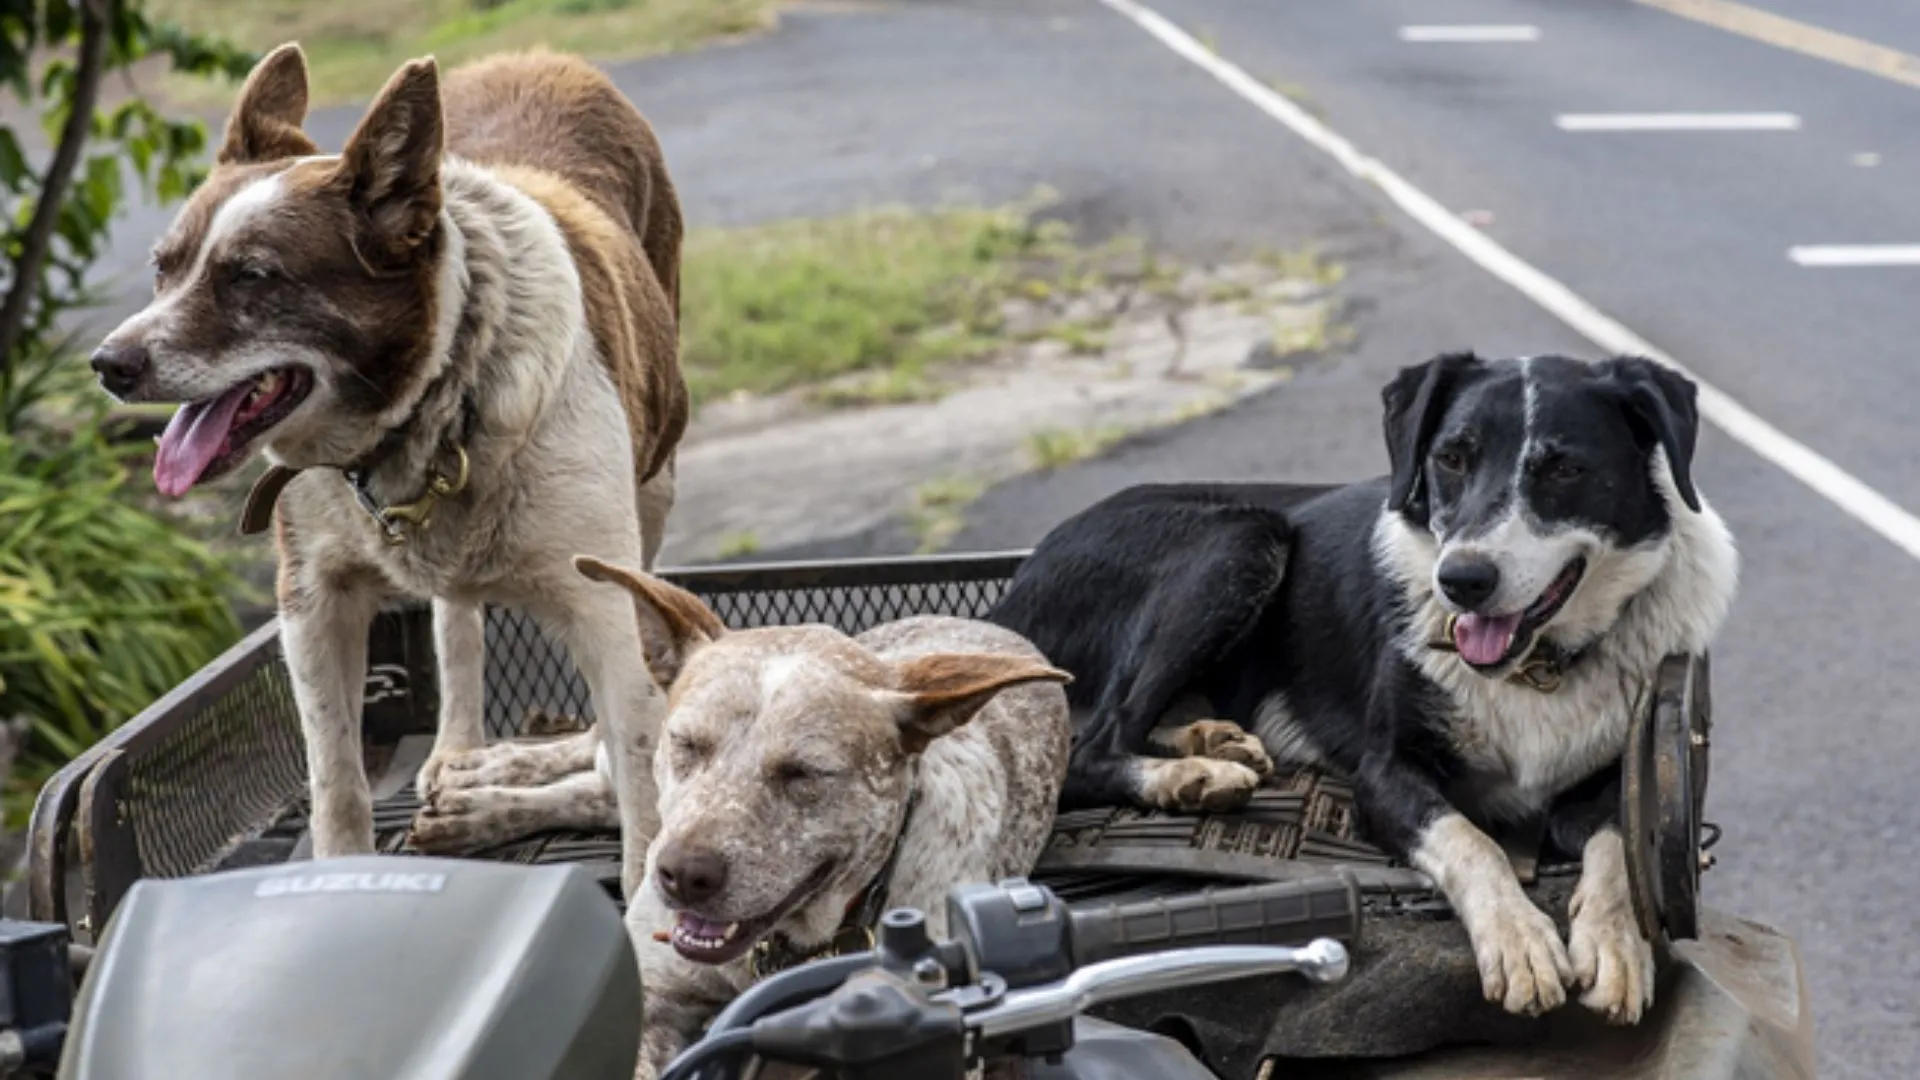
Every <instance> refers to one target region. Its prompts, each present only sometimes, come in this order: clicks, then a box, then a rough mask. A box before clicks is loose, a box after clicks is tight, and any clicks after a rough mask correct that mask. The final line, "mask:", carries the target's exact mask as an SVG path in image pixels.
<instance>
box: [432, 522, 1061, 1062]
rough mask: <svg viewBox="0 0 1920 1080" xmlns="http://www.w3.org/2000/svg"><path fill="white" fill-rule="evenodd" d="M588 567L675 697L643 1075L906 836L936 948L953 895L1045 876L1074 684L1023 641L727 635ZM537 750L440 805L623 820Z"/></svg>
mask: <svg viewBox="0 0 1920 1080" xmlns="http://www.w3.org/2000/svg"><path fill="white" fill-rule="evenodd" d="M576 563H577V564H578V566H579V567H580V571H581V573H582V574H584V575H586V576H587V577H589V578H592V579H594V580H597V581H604V582H610V583H613V584H616V585H619V586H621V587H623V588H624V589H626V590H627V591H628V592H630V593H631V594H632V596H633V603H634V605H635V607H636V608H637V609H638V616H639V619H640V622H641V624H642V625H643V626H644V627H645V628H646V635H645V636H646V639H647V643H648V647H649V648H648V652H647V654H646V657H645V662H646V663H647V664H648V665H649V666H650V668H651V669H652V673H653V676H654V678H656V679H657V680H658V681H659V682H660V684H661V685H663V686H668V687H669V688H670V689H669V692H668V712H667V719H666V726H665V731H664V735H663V737H662V740H661V742H660V745H659V749H658V750H657V751H656V753H655V756H654V762H653V768H654V778H655V782H656V784H657V785H658V790H659V792H660V817H661V825H660V831H659V833H658V835H657V836H656V837H655V838H654V840H653V843H652V845H651V847H650V848H649V850H648V852H647V874H646V878H645V881H644V884H643V885H642V887H641V889H640V891H639V892H638V893H637V894H635V893H632V892H630V893H629V895H630V896H631V897H632V900H631V903H630V904H629V906H628V910H627V925H628V928H629V930H630V932H631V933H632V936H633V939H634V942H635V945H636V947H637V948H638V949H639V950H640V967H641V986H642V988H643V993H644V995H645V1013H644V1024H645V1033H644V1035H643V1037H642V1051H641V1053H642V1062H641V1066H640V1071H639V1073H638V1075H639V1076H640V1077H642V1078H647V1077H652V1076H654V1075H655V1074H656V1073H657V1071H658V1070H659V1069H661V1068H662V1067H663V1066H664V1065H665V1064H666V1063H667V1062H668V1061H670V1060H672V1058H673V1056H674V1055H675V1054H677V1053H678V1052H679V1051H680V1050H681V1049H683V1048H684V1047H685V1046H686V1045H687V1044H688V1043H689V1042H690V1041H691V1040H692V1039H694V1038H696V1037H698V1035H699V1033H700V1030H701V1027H702V1025H704V1024H705V1023H706V1021H708V1020H709V1019H711V1018H712V1016H713V1015H714V1014H715V1013H716V1012H717V1011H718V1010H719V1009H720V1008H722V1007H724V1006H725V1004H726V1003H727V1002H728V1001H729V1000H731V999H732V998H733V997H734V996H735V995H736V994H738V993H739V992H740V991H741V990H743V989H745V988H746V986H747V984H748V983H749V981H750V973H749V966H748V961H747V959H746V954H747V952H748V950H749V949H750V948H751V946H752V945H753V944H754V942H755V941H757V940H760V939H762V938H764V937H766V936H767V935H771V934H778V935H780V936H781V937H782V938H783V939H785V940H786V941H787V942H788V943H790V944H791V946H792V947H794V948H795V949H797V950H800V951H805V950H808V949H810V948H813V947H816V946H820V945H823V944H825V943H826V942H828V941H830V940H831V939H832V937H833V935H834V932H835V930H836V929H838V928H839V927H840V925H841V923H842V920H843V918H844V917H845V916H846V914H847V912H848V910H849V908H850V906H853V903H854V901H855V900H856V899H857V898H859V897H860V896H861V895H862V893H863V891H864V890H865V889H866V888H867V886H868V885H869V883H871V882H873V881H875V880H876V878H877V876H878V875H880V874H881V873H882V870H883V868H884V867H885V865H886V863H887V860H888V857H889V855H890V854H891V853H892V852H893V851H894V850H895V845H896V838H897V842H898V851H899V854H898V857H897V861H896V863H895V865H894V866H893V869H892V872H891V876H890V878H888V880H887V881H886V884H885V886H884V898H885V899H884V904H885V907H889V908H891V907H898V906H901V905H911V906H914V907H917V908H920V909H921V910H922V911H925V912H926V913H927V915H928V919H929V923H930V929H931V931H932V932H933V934H934V935H935V936H936V937H939V936H941V935H943V934H944V932H945V918H946V909H945V897H946V892H947V890H948V889H949V888H951V887H953V886H954V885H957V884H960V883H963V882H979V881H997V880H1001V879H1003V878H1006V877H1009V876H1013V875H1019V874H1025V873H1027V872H1029V871H1030V870H1031V869H1032V868H1033V864H1034V862H1035V860H1037V859H1038V858H1039V856H1040V851H1041V849H1042V847H1043V846H1044V845H1045V843H1046V838H1047V833H1048V831H1049V830H1050V829H1051V827H1052V824H1053V813H1054V805H1055V802H1056V801H1057V800H1058V798H1059V794H1060V784H1061V782H1062V781H1063V780H1064V778H1065V776H1066V766H1067V752H1068V748H1069V745H1070V742H1071V738H1072V730H1071V722H1070V720H1069V718H1068V713H1067V697H1066V693H1065V691H1064V690H1063V689H1062V685H1061V684H1063V683H1065V682H1066V681H1067V678H1068V676H1067V675H1066V673H1065V672H1062V671H1059V670H1057V669H1055V668H1054V667H1052V666H1051V665H1049V664H1048V663H1047V661H1046V658H1045V657H1044V656H1042V655H1041V654H1040V652H1039V651H1038V650H1037V649H1035V648H1034V647H1033V646H1032V645H1031V644H1030V643H1029V642H1028V641H1027V640H1026V639H1025V638H1022V637H1021V636H1019V635H1018V634H1015V633H1013V632H1012V631H1009V630H1005V629H1002V628H1000V627H997V626H994V625H992V624H990V623H985V622H980V621H977V620H972V619H959V618H952V617H948V616H919V617H914V618H908V619H901V620H899V621H896V622H891V623H886V624H884V625H881V626H877V627H874V628H873V629H871V630H868V631H866V632H865V633H863V634H860V635H859V636H857V637H848V636H847V635H846V634H843V633H841V632H840V631H838V630H835V629H832V628H831V627H827V626H818V625H812V626H783V627H767V628H762V629H753V630H741V631H732V632H729V631H727V630H726V629H725V628H724V627H723V626H722V624H721V622H720V619H719V618H718V617H717V616H715V615H714V614H713V612H712V611H711V610H709V609H708V608H707V607H706V605H704V604H702V603H701V602H700V600H699V599H698V598H696V597H694V596H693V595H691V594H689V593H687V592H685V591H683V590H681V589H678V588H676V587H674V586H672V585H670V584H667V583H666V582H663V581H660V580H659V579H657V578H653V577H651V576H649V575H646V574H642V573H637V572H634V571H633V570H630V569H625V568H622V567H619V566H615V565H610V564H608V563H604V562H601V561H599V560H597V559H592V558H584V557H583V558H580V559H578V560H576ZM606 591H607V592H608V593H609V594H610V595H615V596H618V595H619V594H618V593H617V592H615V591H614V590H611V589H608V590H606ZM636 663H637V661H636ZM524 749H525V748H524V747H515V746H511V745H510V744H498V745H496V746H494V747H491V748H489V752H490V753H491V754H493V755H494V756H495V757H496V758H497V759H498V760H500V761H501V762H502V766H501V773H502V775H505V774H506V773H507V772H508V771H509V770H510V771H511V777H510V782H511V783H512V784H515V785H520V786H516V787H494V788H487V789H471V790H467V791H460V792H449V793H447V795H446V796H444V798H445V799H446V800H447V801H448V802H449V803H450V804H452V810H453V812H456V813H458V814H460V815H462V816H463V817H464V818H465V819H466V820H468V821H469V822H470V823H471V824H472V827H473V830H474V834H475V835H477V836H479V837H482V838H483V839H486V840H493V839H499V838H503V837H506V836H510V835H518V834H521V833H525V832H528V831H533V830H537V829H543V828H555V827H574V828H595V827H600V828H604V827H606V826H607V825H609V824H611V821H610V820H609V819H608V812H609V810H610V807H611V800H610V798H609V792H608V788H607V784H606V780H605V778H604V777H603V776H602V774H601V773H599V772H598V771H596V770H594V769H592V768H590V767H589V768H584V769H582V768H573V769H569V768H567V767H566V765H565V764H564V763H563V762H562V758H561V756H559V755H555V756H551V757H549V758H547V759H546V761H545V763H544V764H545V766H546V767H545V768H544V769H543V768H541V767H540V766H539V765H537V764H536V763H535V761H534V759H532V758H529V757H527V756H526V755H525V754H524V753H523V752H522V751H523V750H524ZM576 764H577V763H576ZM910 791H912V792H913V795H912V796H911V804H912V809H911V812H909V801H910V796H909V792H910ZM696 878H703V880H700V881H698V882H697V883H696V881H695V879H696ZM690 919H691V920H692V923H690V922H689V920H690ZM700 922H705V923H708V924H711V925H714V926H722V925H729V924H731V926H732V927H734V928H736V929H732V930H730V932H729V936H728V937H727V938H726V940H725V941H724V945H723V947H722V948H720V949H718V950H710V951H706V952H705V953H704V954H703V955H702V958H701V959H695V958H693V957H694V955H696V954H701V950H699V949H697V948H689V947H688V946H689V943H688V942H686V941H685V939H684V936H683V935H684V933H685V931H686V930H687V927H688V926H689V925H692V924H697V923H700ZM662 932H668V936H669V937H670V942H663V941H660V940H658V939H657V937H656V935H658V934H660V933H662Z"/></svg>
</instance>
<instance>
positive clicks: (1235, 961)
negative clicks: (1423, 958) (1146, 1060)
mask: <svg viewBox="0 0 1920 1080" xmlns="http://www.w3.org/2000/svg"><path fill="white" fill-rule="evenodd" d="M1348 964H1349V959H1348V956H1347V949H1346V946H1344V945H1342V944H1340V943H1339V942H1338V941H1335V940H1333V939H1332V938H1319V939H1317V940H1315V941H1313V942H1311V943H1309V944H1307V945H1305V946H1303V947H1301V948H1297V949H1295V948H1284V947H1281V946H1277V945H1208V946H1201V947H1198V948H1191V949H1178V950H1174V951H1171V952H1163V953H1151V954H1147V955H1144V956H1127V957H1122V958H1120V959H1118V960H1106V961H1102V962H1101V963H1098V964H1092V965H1089V966H1087V967H1084V968H1081V969H1080V970H1078V971H1075V972H1074V973H1073V974H1071V975H1069V976H1067V977H1066V978H1065V979H1064V980H1062V981H1061V982H1058V983H1054V984H1052V985H1050V986H1039V987H1034V988H1032V989H1028V990H1013V991H1009V992H1008V993H1007V994H1006V996H1005V997H1004V998H1002V999H1001V1000H1000V1001H998V1002H996V1003H994V1004H992V1005H988V1006H987V1007H985V1008H982V1009H980V1010H978V1011H976V1012H972V1013H969V1014H968V1016H967V1027H968V1028H970V1029H972V1030H973V1031H975V1032H977V1033H978V1035H979V1037H980V1038H982V1039H994V1038H999V1037H1001V1036H1005V1035H1010V1034H1014V1033H1016V1032H1020V1031H1025V1030H1027V1029H1029V1028H1034V1027H1038V1026H1041V1025H1045V1024H1049V1023H1062V1022H1065V1021H1069V1020H1071V1019H1073V1018H1074V1017H1075V1016H1077V1015H1079V1014H1080V1013H1082V1012H1084V1011H1085V1010H1087V1009H1089V1008H1092V1007H1093V1006H1095V1005H1099V1004H1101V1003H1103V1002H1107V1001H1112V1000H1115V999H1118V998H1128V997H1135V996H1138V995H1141V994H1149V993H1152V992H1153V991H1155V990H1168V989H1176V988H1177V989H1185V988H1187V987H1190V986H1202V985H1205V984H1207V983H1214V982H1226V981H1228V980H1231V979H1245V978H1251V977H1253V976H1258V975H1282V974H1289V973H1297V974H1300V975H1304V976H1306V977H1307V978H1308V979H1310V980H1312V981H1314V982H1316V983H1330V982H1337V981H1338V980H1340V979H1343V978H1346V975H1347V968H1348Z"/></svg>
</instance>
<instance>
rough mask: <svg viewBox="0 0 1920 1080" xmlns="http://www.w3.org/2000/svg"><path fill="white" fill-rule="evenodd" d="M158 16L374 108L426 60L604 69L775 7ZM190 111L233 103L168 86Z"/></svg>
mask: <svg viewBox="0 0 1920 1080" xmlns="http://www.w3.org/2000/svg"><path fill="white" fill-rule="evenodd" d="M150 3H151V5H152V9H153V12H154V14H155V15H156V16H157V17H161V18H169V19H174V20H178V21H179V22H180V23H182V24H184V25H187V26H200V27H217V28H219V30H220V32H221V33H222V34H224V35H226V36H227V37H228V38H229V39H231V40H232V41H234V42H237V43H238V44H240V45H242V46H244V47H246V48H249V49H253V50H256V51H259V52H265V51H266V50H268V49H271V48H273V47H274V46H276V45H278V44H280V43H282V42H285V41H298V42H300V45H301V47H302V48H303V49H304V50H305V51H306V54H307V61H308V63H309V64H310V65H311V69H312V78H313V98H314V102H315V104H316V105H327V104H339V103H343V102H353V101H365V100H367V99H369V98H371V97H372V96H373V95H374V94H375V93H376V92H377V91H378V90H379V89H380V87H381V86H382V85H384V84H385V83H386V81H387V77H388V76H389V75H391V74H393V71H394V69H395V68H397V67H399V66H400V65H401V64H403V63H405V62H406V61H408V60H410V59H412V58H414V57H416V56H422V55H425V54H427V53H432V54H434V55H435V56H436V57H438V58H439V60H440V63H441V64H442V65H443V66H448V67H450V66H453V65H456V64H460V63H463V62H465V61H467V60H471V59H473V58H475V57H478V56H482V55H484V54H486V53H490V52H495V51H498V50H502V49H518V48H525V47H527V46H528V45H529V44H531V43H534V42H538V43H541V44H543V45H545V46H547V47H548V48H551V49H554V50H556V51H562V52H578V53H583V54H585V55H587V56H591V57H593V58H595V59H598V60H611V59H625V58H631V57H636V56H647V55H651V54H655V53H663V52H673V51H676V50H680V49H686V48H691V47H693V46H696V45H700V44H702V43H704V42H708V41H711V40H713V39H715V38H721V37H726V36H729V35H734V34H741V33H747V32H750V31H754V30H760V29H764V28H765V27H767V26H770V25H771V24H772V21H773V2H772V0H400V2H395V0H323V2H317V0H150ZM167 92H168V97H169V98H171V99H173V100H175V101H179V102H181V103H183V104H195V105H224V104H225V101H224V99H223V98H222V97H221V96H220V90H219V88H218V87H216V86H208V85H207V84H206V83H204V82H202V81H192V80H169V82H168V84H167Z"/></svg>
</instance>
